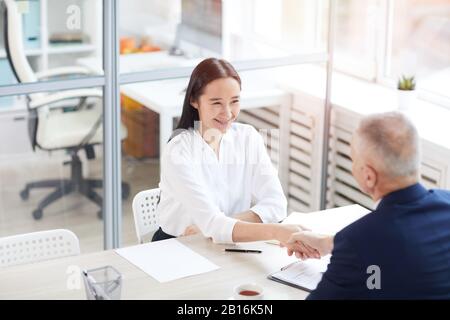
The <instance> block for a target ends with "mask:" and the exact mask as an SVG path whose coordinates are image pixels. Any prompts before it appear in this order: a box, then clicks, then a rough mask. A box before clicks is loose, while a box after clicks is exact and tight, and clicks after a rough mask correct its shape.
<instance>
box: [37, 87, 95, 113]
mask: <svg viewBox="0 0 450 320" xmlns="http://www.w3.org/2000/svg"><path fill="white" fill-rule="evenodd" d="M84 97H98V98H102V97H103V92H102V90H99V89H77V90H69V91H59V92H56V93H51V94H48V95H46V96H44V97H42V98H39V99H34V100H32V101H31V102H30V105H29V107H30V108H31V109H34V108H39V107H42V106H45V105H48V104H51V103H55V102H58V101H61V100H67V99H74V98H84Z"/></svg>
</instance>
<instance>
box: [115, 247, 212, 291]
mask: <svg viewBox="0 0 450 320" xmlns="http://www.w3.org/2000/svg"><path fill="white" fill-rule="evenodd" d="M115 251H116V252H117V253H118V254H119V255H121V256H122V257H123V258H125V259H127V260H128V261H129V262H131V263H132V264H134V265H135V266H136V267H138V268H139V269H141V270H142V271H144V272H145V273H147V274H148V275H150V276H151V277H153V278H155V279H156V280H158V281H159V282H168V281H172V280H176V279H180V278H184V277H188V276H192V275H196V274H200V273H205V272H209V271H213V270H217V269H219V268H220V267H219V266H217V265H215V264H214V263H212V262H211V261H209V260H208V259H206V258H205V257H203V256H201V255H199V254H198V253H196V252H195V251H193V250H191V249H189V248H188V247H186V246H185V245H184V244H182V243H180V242H179V241H178V240H176V239H169V240H163V241H156V242H150V243H146V244H141V245H137V246H132V247H127V248H121V249H116V250H115Z"/></svg>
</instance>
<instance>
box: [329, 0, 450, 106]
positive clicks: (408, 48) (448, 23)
mask: <svg viewBox="0 0 450 320" xmlns="http://www.w3.org/2000/svg"><path fill="white" fill-rule="evenodd" d="M336 4H337V6H336V26H335V27H336V29H335V48H334V69H335V70H336V71H341V72H344V73H347V74H350V75H353V76H356V77H359V78H363V79H366V80H370V81H375V82H380V83H383V84H388V85H389V86H391V87H394V86H395V85H396V82H397V79H398V77H399V76H401V75H402V74H406V75H415V76H416V79H417V87H418V89H419V97H421V98H423V99H426V100H429V101H431V102H434V103H438V104H440V105H443V106H446V107H449V108H450V90H448V83H449V82H450V0H367V1H360V0H359V1H358V0H337V2H336Z"/></svg>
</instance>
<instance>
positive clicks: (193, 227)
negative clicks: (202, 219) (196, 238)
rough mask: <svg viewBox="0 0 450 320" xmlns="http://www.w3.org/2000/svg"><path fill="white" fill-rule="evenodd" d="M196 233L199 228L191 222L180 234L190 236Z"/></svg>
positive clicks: (198, 231)
mask: <svg viewBox="0 0 450 320" xmlns="http://www.w3.org/2000/svg"><path fill="white" fill-rule="evenodd" d="M197 233H200V229H199V228H198V227H197V226H196V225H195V224H191V225H190V226H188V227H187V228H186V229H185V230H184V233H183V234H182V235H181V236H182V237H185V236H192V235H194V234H197Z"/></svg>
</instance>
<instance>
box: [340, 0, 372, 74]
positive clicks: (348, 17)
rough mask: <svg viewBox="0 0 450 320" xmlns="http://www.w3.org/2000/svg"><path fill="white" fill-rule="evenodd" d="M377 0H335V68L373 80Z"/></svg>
mask: <svg viewBox="0 0 450 320" xmlns="http://www.w3.org/2000/svg"><path fill="white" fill-rule="evenodd" d="M377 13H378V11H377V1H376V0H368V1H361V0H338V1H337V2H336V23H335V27H336V30H335V47H334V57H335V59H334V65H335V69H336V70H338V71H342V72H345V73H350V74H352V75H355V76H358V77H362V78H365V79H368V80H373V79H374V78H375V74H376V36H377V35H376V22H377V19H378V16H377Z"/></svg>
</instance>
